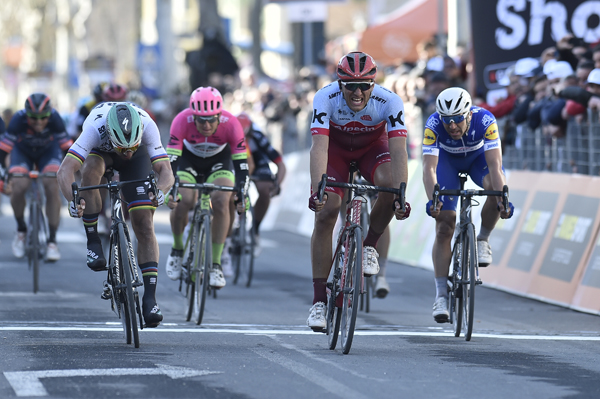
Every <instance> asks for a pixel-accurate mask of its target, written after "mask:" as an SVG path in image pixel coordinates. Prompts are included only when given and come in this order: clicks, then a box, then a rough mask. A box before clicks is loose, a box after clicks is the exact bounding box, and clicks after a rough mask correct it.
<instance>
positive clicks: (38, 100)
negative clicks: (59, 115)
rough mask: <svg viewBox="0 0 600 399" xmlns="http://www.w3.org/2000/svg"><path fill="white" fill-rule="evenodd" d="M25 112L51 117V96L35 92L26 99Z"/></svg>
mask: <svg viewBox="0 0 600 399" xmlns="http://www.w3.org/2000/svg"><path fill="white" fill-rule="evenodd" d="M25 112H26V113H27V116H31V117H49V116H50V114H51V113H52V103H51V102H50V97H48V96H47V95H46V94H44V93H33V94H30V95H29V97H27V100H25Z"/></svg>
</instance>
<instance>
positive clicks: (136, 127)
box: [106, 103, 144, 148]
mask: <svg viewBox="0 0 600 399" xmlns="http://www.w3.org/2000/svg"><path fill="white" fill-rule="evenodd" d="M106 130H108V137H109V138H110V141H111V143H112V144H113V146H114V147H116V148H134V147H136V146H138V145H139V144H140V142H141V141H142V133H143V132H144V124H143V123H142V120H141V118H140V114H139V113H138V112H137V110H136V109H135V108H133V106H131V105H130V104H127V103H117V104H115V105H113V106H112V107H111V108H110V110H109V111H108V115H107V117H106Z"/></svg>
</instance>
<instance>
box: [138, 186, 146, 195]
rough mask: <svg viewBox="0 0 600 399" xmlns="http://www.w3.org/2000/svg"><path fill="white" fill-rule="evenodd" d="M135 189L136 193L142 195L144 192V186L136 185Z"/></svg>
mask: <svg viewBox="0 0 600 399" xmlns="http://www.w3.org/2000/svg"><path fill="white" fill-rule="evenodd" d="M135 191H136V193H137V195H144V194H146V189H145V188H144V186H137V187H136V188H135Z"/></svg>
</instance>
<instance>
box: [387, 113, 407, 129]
mask: <svg viewBox="0 0 600 399" xmlns="http://www.w3.org/2000/svg"><path fill="white" fill-rule="evenodd" d="M389 120H390V123H391V124H392V127H395V126H396V122H398V123H399V124H400V126H404V121H403V120H402V111H400V112H398V115H396V117H395V118H394V115H390V116H389Z"/></svg>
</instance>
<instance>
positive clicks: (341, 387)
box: [252, 348, 367, 399]
mask: <svg viewBox="0 0 600 399" xmlns="http://www.w3.org/2000/svg"><path fill="white" fill-rule="evenodd" d="M252 351H253V352H254V353H256V354H257V355H259V356H262V357H264V358H265V359H267V360H269V361H271V362H273V363H276V364H278V365H280V366H283V367H285V368H286V369H288V370H290V371H291V372H293V373H296V374H298V375H299V376H301V377H304V378H306V379H307V380H308V381H309V382H311V383H313V384H316V385H318V386H320V387H321V388H323V389H325V390H327V391H328V392H330V393H332V394H333V395H335V396H339V397H341V398H351V399H363V398H364V399H366V398H367V396H365V395H363V394H361V393H359V392H356V391H355V390H354V389H352V388H348V387H347V386H346V385H345V384H342V383H340V382H337V381H335V380H333V379H332V378H331V377H330V376H327V375H324V374H323V373H321V372H318V371H316V370H313V369H311V368H310V367H308V366H306V365H304V364H302V363H300V362H297V361H294V360H291V359H288V358H285V357H283V356H281V355H279V354H277V353H273V352H271V351H269V350H267V349H258V348H253V349H252Z"/></svg>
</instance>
